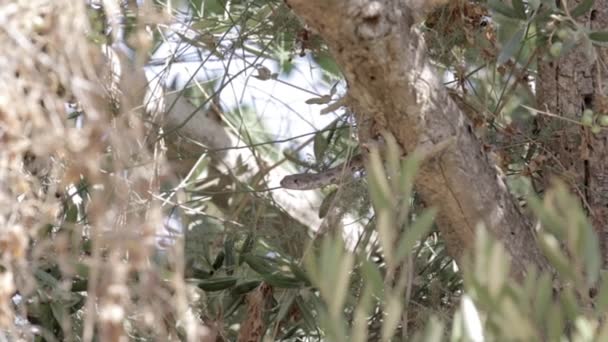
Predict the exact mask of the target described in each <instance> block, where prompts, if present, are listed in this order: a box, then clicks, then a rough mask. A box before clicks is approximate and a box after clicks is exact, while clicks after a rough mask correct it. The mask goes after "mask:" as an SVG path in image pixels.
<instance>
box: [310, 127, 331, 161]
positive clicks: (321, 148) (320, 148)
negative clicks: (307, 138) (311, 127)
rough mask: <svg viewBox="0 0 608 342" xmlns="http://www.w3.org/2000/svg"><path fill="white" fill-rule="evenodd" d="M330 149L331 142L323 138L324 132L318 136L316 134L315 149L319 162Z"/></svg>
mask: <svg viewBox="0 0 608 342" xmlns="http://www.w3.org/2000/svg"><path fill="white" fill-rule="evenodd" d="M328 147H329V142H328V141H327V139H326V138H325V136H323V132H318V133H317V134H315V139H314V146H313V149H314V152H315V159H316V160H317V161H321V160H323V156H324V155H325V152H326V151H327V148H328Z"/></svg>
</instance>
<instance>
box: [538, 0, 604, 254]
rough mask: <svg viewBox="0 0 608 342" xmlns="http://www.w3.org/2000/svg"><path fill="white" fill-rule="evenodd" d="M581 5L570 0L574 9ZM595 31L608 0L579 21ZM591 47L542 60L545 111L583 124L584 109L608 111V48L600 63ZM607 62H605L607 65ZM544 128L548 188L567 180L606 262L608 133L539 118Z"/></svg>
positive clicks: (540, 79) (597, 3)
mask: <svg viewBox="0 0 608 342" xmlns="http://www.w3.org/2000/svg"><path fill="white" fill-rule="evenodd" d="M580 2H582V1H568V2H567V6H568V8H570V9H571V8H574V7H575V6H576V5H577V4H578V3H580ZM577 21H578V22H579V23H580V24H582V25H583V26H584V27H586V28H588V29H590V30H605V29H606V27H608V0H596V1H595V3H594V5H593V7H592V10H591V11H589V12H588V13H586V14H584V15H583V16H581V17H578V18H577ZM588 51H589V50H588V48H587V47H586V46H584V45H582V46H577V47H575V48H574V49H572V50H571V51H570V52H568V53H566V54H565V55H563V56H562V57H561V58H559V59H558V60H555V61H551V62H546V61H544V62H543V61H539V68H538V71H539V73H538V80H537V81H538V82H537V100H538V103H539V104H540V105H541V106H544V108H542V109H544V110H546V111H548V112H551V113H554V114H556V115H559V116H562V117H565V118H568V119H572V120H576V121H580V119H581V116H582V113H583V111H584V110H585V109H592V110H593V111H594V112H596V113H597V114H606V113H607V112H608V108H607V107H608V106H607V105H608V102H607V101H606V95H605V93H604V92H602V84H603V83H604V82H606V80H607V76H606V70H605V68H602V67H600V68H599V69H598V66H599V65H600V64H602V63H603V64H604V65H605V62H606V61H607V59H606V49H598V50H597V52H599V53H598V54H597V58H598V63H594V61H593V60H591V59H590V58H589V54H588ZM602 61H603V62H602ZM539 125H540V128H541V129H542V130H549V131H550V132H551V134H550V135H549V138H548V139H547V140H544V141H543V143H544V145H545V146H544V150H545V151H547V153H548V154H549V155H550V156H551V158H547V163H546V164H545V167H544V170H543V177H544V180H545V184H548V183H549V182H550V181H551V178H552V177H555V176H558V177H559V178H560V179H562V180H564V181H566V182H567V184H568V185H569V186H570V188H571V189H572V191H573V192H575V193H576V194H577V195H578V196H579V197H580V198H581V201H582V202H583V206H584V208H585V209H586V210H587V211H588V212H589V215H590V218H591V222H592V224H593V226H594V228H595V229H596V232H597V233H598V235H599V237H600V245H601V246H602V255H603V259H604V263H606V262H608V250H607V248H606V247H608V227H607V223H608V222H607V220H608V195H607V194H608V173H607V171H608V154H607V151H608V149H607V148H608V146H607V145H608V132H607V131H606V130H605V129H604V130H602V131H601V132H600V133H597V134H593V133H592V132H591V128H589V127H582V126H577V125H573V124H572V123H569V122H566V121H564V120H556V119H552V118H548V119H547V118H542V117H541V118H539Z"/></svg>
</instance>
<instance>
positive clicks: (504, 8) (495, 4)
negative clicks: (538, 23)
mask: <svg viewBox="0 0 608 342" xmlns="http://www.w3.org/2000/svg"><path fill="white" fill-rule="evenodd" d="M488 7H489V8H490V9H491V10H493V11H494V12H496V13H499V14H502V15H504V16H505V17H509V18H514V19H526V15H525V13H524V14H523V16H522V14H521V13H518V12H517V11H516V10H515V9H514V8H511V7H509V6H508V5H507V4H505V3H503V2H502V1H500V0H489V1H488Z"/></svg>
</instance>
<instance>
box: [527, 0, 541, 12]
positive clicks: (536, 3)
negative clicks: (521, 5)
mask: <svg viewBox="0 0 608 342" xmlns="http://www.w3.org/2000/svg"><path fill="white" fill-rule="evenodd" d="M528 6H530V8H531V9H532V10H533V11H536V10H537V9H538V8H539V7H540V0H528Z"/></svg>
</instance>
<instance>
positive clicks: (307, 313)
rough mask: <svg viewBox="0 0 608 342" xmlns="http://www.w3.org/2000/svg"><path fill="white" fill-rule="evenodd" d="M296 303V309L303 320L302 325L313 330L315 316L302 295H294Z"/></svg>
mask: <svg viewBox="0 0 608 342" xmlns="http://www.w3.org/2000/svg"><path fill="white" fill-rule="evenodd" d="M296 305H297V306H298V310H299V311H300V314H302V319H303V321H304V325H306V328H308V330H309V331H314V330H316V329H317V323H316V322H315V316H314V315H313V313H312V310H311V309H310V306H309V305H308V304H307V303H306V302H305V301H304V299H303V298H302V296H297V297H296Z"/></svg>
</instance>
